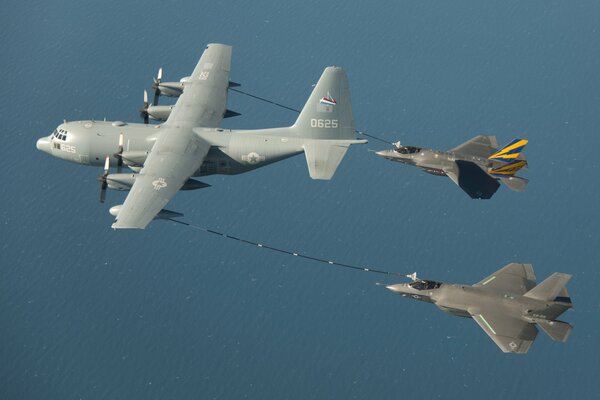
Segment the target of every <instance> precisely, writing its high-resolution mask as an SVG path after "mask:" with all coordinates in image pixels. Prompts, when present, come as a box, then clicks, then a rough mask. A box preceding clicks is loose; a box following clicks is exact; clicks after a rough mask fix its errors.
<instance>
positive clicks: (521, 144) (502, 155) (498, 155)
mask: <svg viewBox="0 0 600 400" xmlns="http://www.w3.org/2000/svg"><path fill="white" fill-rule="evenodd" d="M527 143H529V140H527V139H521V140H519V141H518V142H516V143H513V144H511V145H510V146H507V147H505V148H503V149H502V150H500V151H498V152H497V153H494V154H492V155H491V156H490V157H489V159H490V160H493V159H495V158H517V157H519V154H520V152H517V153H514V154H506V153H509V152H510V151H512V150H514V149H517V148H519V147H525V145H527Z"/></svg>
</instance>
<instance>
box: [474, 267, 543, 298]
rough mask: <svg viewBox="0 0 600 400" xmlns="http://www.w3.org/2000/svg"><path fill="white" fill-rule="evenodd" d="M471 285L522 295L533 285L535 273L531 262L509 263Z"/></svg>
mask: <svg viewBox="0 0 600 400" xmlns="http://www.w3.org/2000/svg"><path fill="white" fill-rule="evenodd" d="M473 286H485V287H488V288H493V289H496V290H500V291H506V292H509V293H514V294H520V295H522V294H525V293H527V292H528V291H530V290H531V289H532V288H534V287H535V273H534V272H533V266H532V265H531V264H519V263H510V264H507V265H506V266H504V267H502V268H500V269H499V270H498V271H496V272H494V273H493V274H491V275H490V276H488V277H487V278H485V279H484V280H482V281H480V282H478V283H476V284H475V285H473Z"/></svg>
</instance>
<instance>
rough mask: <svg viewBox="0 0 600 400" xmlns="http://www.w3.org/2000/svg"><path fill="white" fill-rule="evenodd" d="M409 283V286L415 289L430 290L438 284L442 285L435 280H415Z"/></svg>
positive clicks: (437, 286)
mask: <svg viewBox="0 0 600 400" xmlns="http://www.w3.org/2000/svg"><path fill="white" fill-rule="evenodd" d="M409 285H410V287H411V288H413V289H417V290H431V289H437V288H439V287H440V286H442V284H441V283H440V282H435V281H416V282H412V283H410V284H409Z"/></svg>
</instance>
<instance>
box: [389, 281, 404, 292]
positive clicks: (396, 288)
mask: <svg viewBox="0 0 600 400" xmlns="http://www.w3.org/2000/svg"><path fill="white" fill-rule="evenodd" d="M403 286H404V285H403V284H402V283H398V284H396V285H389V286H386V287H385V288H386V289H389V290H391V291H392V292H394V293H402V287H403Z"/></svg>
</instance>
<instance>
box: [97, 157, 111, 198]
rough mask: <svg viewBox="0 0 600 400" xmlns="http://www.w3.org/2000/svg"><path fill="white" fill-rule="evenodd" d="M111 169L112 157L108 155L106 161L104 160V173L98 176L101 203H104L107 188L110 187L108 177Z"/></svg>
mask: <svg viewBox="0 0 600 400" xmlns="http://www.w3.org/2000/svg"><path fill="white" fill-rule="evenodd" d="M109 171H110V157H109V156H106V161H104V173H103V174H102V175H100V176H99V177H98V180H99V181H100V203H104V201H105V200H106V188H107V187H108V182H107V180H106V177H107V176H108V172H109Z"/></svg>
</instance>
